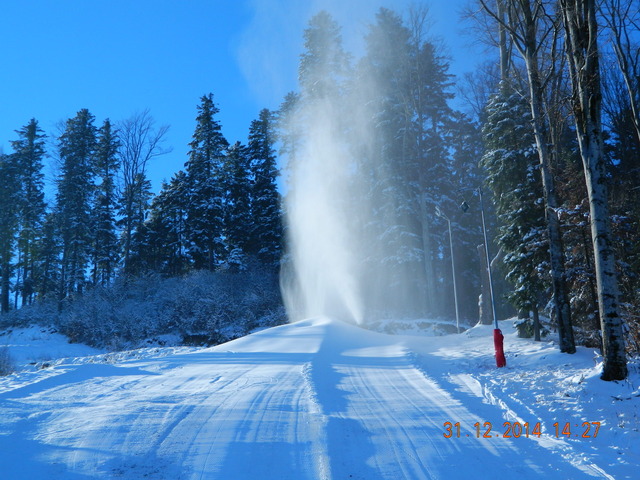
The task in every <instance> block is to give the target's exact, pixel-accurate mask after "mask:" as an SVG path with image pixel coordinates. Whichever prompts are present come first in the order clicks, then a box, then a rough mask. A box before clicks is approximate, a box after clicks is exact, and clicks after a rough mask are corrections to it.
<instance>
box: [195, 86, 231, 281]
mask: <svg viewBox="0 0 640 480" xmlns="http://www.w3.org/2000/svg"><path fill="white" fill-rule="evenodd" d="M200 101H201V104H200V105H199V106H198V116H197V117H196V129H195V132H194V134H193V140H192V141H191V143H190V144H189V146H190V147H191V150H190V151H189V160H188V161H187V162H186V164H185V171H186V179H185V180H186V183H187V185H188V189H187V190H186V191H187V228H188V230H187V232H186V235H187V239H188V242H189V255H190V256H191V258H192V259H193V265H194V267H195V268H196V269H209V270H213V269H214V268H215V266H216V265H217V263H219V262H220V260H221V259H222V257H223V254H224V240H223V228H224V197H225V192H224V186H223V184H224V168H223V167H224V158H225V152H226V149H227V148H228V146H229V143H228V142H227V140H226V139H225V138H224V136H223V135H222V132H221V126H220V123H219V122H218V120H217V119H216V118H215V116H216V115H217V114H218V112H219V109H218V107H217V106H216V105H215V103H214V102H213V94H209V95H205V96H203V97H202V98H201V99H200Z"/></svg>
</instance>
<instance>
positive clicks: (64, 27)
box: [0, 0, 472, 190]
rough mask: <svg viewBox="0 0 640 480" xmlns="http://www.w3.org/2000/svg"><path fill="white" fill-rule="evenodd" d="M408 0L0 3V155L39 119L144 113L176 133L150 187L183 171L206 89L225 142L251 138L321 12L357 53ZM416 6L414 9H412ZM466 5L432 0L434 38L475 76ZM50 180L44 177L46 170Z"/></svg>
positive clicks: (51, 122)
mask: <svg viewBox="0 0 640 480" xmlns="http://www.w3.org/2000/svg"><path fill="white" fill-rule="evenodd" d="M410 3H412V2H411V1H410V0H406V1H405V0H390V1H386V2H385V1H374V0H324V1H319V0H30V1H21V0H5V1H3V2H2V9H1V11H2V18H3V22H2V26H1V27H0V58H1V61H2V67H1V68H0V148H2V149H3V150H4V151H5V152H10V151H11V149H10V143H9V142H10V141H11V140H14V139H15V138H16V135H15V132H14V131H15V130H17V129H19V128H21V127H22V126H23V125H25V124H26V123H27V122H28V121H29V119H31V118H36V119H37V120H38V121H39V122H40V126H41V128H42V129H43V130H44V131H45V132H46V133H47V134H51V135H54V134H55V132H56V127H55V126H56V123H58V122H59V121H61V120H62V121H64V120H66V119H67V118H70V117H73V116H74V115H75V114H76V112H77V111H78V110H80V109H82V108H88V109H89V110H90V111H91V113H93V115H95V117H96V124H97V126H100V124H101V123H102V121H103V120H104V119H105V118H110V119H111V120H112V121H118V120H121V119H123V118H127V117H129V116H131V115H132V114H133V113H134V112H136V111H141V110H144V109H147V108H148V109H149V110H150V111H151V114H152V116H153V117H154V118H155V120H156V121H157V123H158V124H168V125H170V126H171V128H170V131H169V135H168V137H167V142H166V146H167V147H172V148H173V152H172V153H170V154H168V155H166V156H165V157H163V158H161V159H158V160H156V161H155V163H154V164H153V165H151V166H150V172H149V174H150V178H151V180H152V182H153V187H154V190H157V189H158V188H159V186H160V182H161V180H162V179H163V178H166V179H168V178H170V177H171V175H172V174H173V173H175V172H176V171H178V170H179V169H180V168H182V167H183V164H184V162H185V160H186V152H187V151H188V146H187V144H188V142H189V141H190V138H191V134H192V133H193V128H194V121H195V120H194V119H195V116H196V106H197V104H198V103H199V98H200V97H201V96H202V95H203V94H206V93H209V92H211V93H213V94H214V99H215V101H216V103H217V104H218V107H219V108H220V115H219V120H220V121H221V123H222V128H223V133H224V135H225V136H226V138H227V139H228V140H229V141H230V142H235V141H236V140H239V141H241V142H245V141H246V135H247V131H248V127H249V124H250V122H251V120H253V119H255V118H256V117H257V115H258V112H259V111H260V109H262V108H270V109H276V108H278V106H279V105H280V102H281V101H282V98H283V97H284V95H285V94H286V93H287V92H288V91H291V90H294V89H295V88H296V69H297V61H298V56H299V54H300V53H301V49H302V32H303V30H304V28H305V27H306V24H307V21H308V19H309V18H310V16H311V15H312V14H313V13H315V12H317V11H318V10H319V9H321V8H325V9H327V10H328V11H330V12H331V13H332V14H333V15H334V17H335V18H336V19H337V20H338V22H339V23H340V24H341V25H342V26H343V36H344V39H345V43H346V45H347V46H348V47H350V48H355V49H357V48H358V42H359V40H360V39H361V37H362V35H363V33H364V31H365V29H366V24H367V23H368V22H369V21H370V20H371V19H372V14H373V13H374V12H375V11H376V10H378V8H379V7H380V6H386V7H388V8H391V9H394V10H396V11H398V12H399V13H401V12H404V11H405V7H406V6H407V5H409V4H410ZM413 3H415V2H413ZM464 3H465V0H448V1H442V0H431V1H430V2H427V4H428V5H429V8H430V11H431V13H432V17H433V21H434V25H433V33H434V34H435V35H439V36H442V37H443V39H444V41H445V43H446V44H448V45H449V48H450V50H451V53H452V55H453V57H454V63H453V65H452V67H453V72H454V73H458V74H459V73H462V72H463V71H465V70H468V69H470V68H471V65H472V64H471V63H470V60H469V58H466V57H465V54H466V52H467V51H468V49H467V47H466V46H465V43H467V42H468V39H463V38H462V37H461V35H460V33H461V27H460V26H459V25H458V14H457V9H458V8H459V7H460V6H461V5H462V4H464ZM46 173H47V175H48V177H49V179H50V177H51V173H50V172H49V171H47V172H46Z"/></svg>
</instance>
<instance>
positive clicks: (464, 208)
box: [460, 201, 469, 213]
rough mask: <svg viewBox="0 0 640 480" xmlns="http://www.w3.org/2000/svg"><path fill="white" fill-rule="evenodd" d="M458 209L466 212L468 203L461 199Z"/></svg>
mask: <svg viewBox="0 0 640 480" xmlns="http://www.w3.org/2000/svg"><path fill="white" fill-rule="evenodd" d="M460 210H462V213H467V211H468V210H469V204H468V203H467V202H465V201H463V202H462V203H461V204H460Z"/></svg>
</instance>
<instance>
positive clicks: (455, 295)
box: [436, 206, 460, 333]
mask: <svg viewBox="0 0 640 480" xmlns="http://www.w3.org/2000/svg"><path fill="white" fill-rule="evenodd" d="M436 215H438V216H439V217H442V218H444V219H445V220H446V221H447V224H448V225H449V250H450V251H451V275H452V277H453V301H454V303H455V305H456V329H457V330H458V333H460V313H459V310H458V290H457V289H456V262H455V260H454V258H453V236H452V235H451V220H449V217H447V216H446V215H445V214H444V212H443V211H442V210H440V207H438V206H436Z"/></svg>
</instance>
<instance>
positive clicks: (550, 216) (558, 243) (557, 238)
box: [525, 38, 576, 353]
mask: <svg viewBox="0 0 640 480" xmlns="http://www.w3.org/2000/svg"><path fill="white" fill-rule="evenodd" d="M534 41H535V38H529V39H526V40H525V42H527V43H528V46H527V45H525V52H526V55H525V61H526V65H527V77H528V83H529V95H530V105H531V117H532V120H533V127H534V135H535V139H536V146H537V150H538V158H539V159H540V171H541V173H542V186H543V191H544V200H545V205H546V209H545V216H546V219H547V232H548V234H549V256H550V260H551V278H552V284H553V308H554V313H555V315H556V321H557V323H558V333H559V337H560V351H561V352H564V353H575V351H576V346H575V340H574V337H573V327H572V324H571V308H570V304H569V294H568V291H567V281H566V271H565V255H564V246H563V244H562V235H561V232H560V220H559V218H558V212H557V209H558V199H557V196H556V188H555V182H554V180H553V174H552V173H551V152H550V150H549V146H548V142H547V137H548V135H547V131H546V126H545V119H544V117H543V107H542V104H543V103H542V102H543V98H544V97H543V95H544V94H543V91H542V84H541V82H540V75H539V69H538V61H537V58H536V56H535V53H534V52H535V45H533V44H531V42H534Z"/></svg>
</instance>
